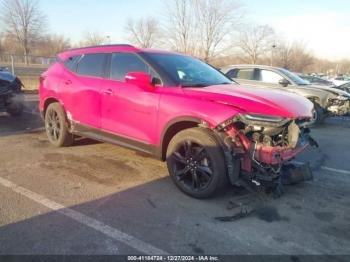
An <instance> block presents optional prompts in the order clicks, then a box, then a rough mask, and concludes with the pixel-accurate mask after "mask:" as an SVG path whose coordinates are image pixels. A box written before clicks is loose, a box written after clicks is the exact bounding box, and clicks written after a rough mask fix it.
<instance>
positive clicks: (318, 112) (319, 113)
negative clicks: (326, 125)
mask: <svg viewBox="0 0 350 262" xmlns="http://www.w3.org/2000/svg"><path fill="white" fill-rule="evenodd" d="M312 114H313V116H312V119H311V121H310V123H309V126H311V127H313V126H316V125H319V124H322V122H323V120H324V118H325V115H324V110H323V108H322V107H321V106H320V105H319V104H317V103H314V110H313V112H312Z"/></svg>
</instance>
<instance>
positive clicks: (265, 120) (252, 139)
mask: <svg viewBox="0 0 350 262" xmlns="http://www.w3.org/2000/svg"><path fill="white" fill-rule="evenodd" d="M307 123H308V119H289V118H284V117H275V116H266V115H258V114H240V115H237V116H236V117H234V118H233V119H230V120H228V121H226V122H225V123H223V124H221V125H220V126H218V127H217V131H218V133H220V134H221V136H222V137H224V142H225V146H226V149H227V150H229V152H230V153H229V154H230V155H231V156H232V159H228V158H229V154H228V153H227V152H226V158H227V159H226V160H227V161H229V162H230V163H234V164H233V165H232V166H237V164H239V166H240V168H239V171H238V172H237V168H236V169H232V168H231V165H230V164H229V168H228V169H229V178H230V181H231V183H232V184H237V182H238V181H239V180H240V179H244V180H246V181H247V180H248V181H252V182H254V183H255V184H263V185H267V184H271V183H272V184H274V183H275V182H276V181H280V179H279V178H280V175H281V173H282V169H283V167H284V166H285V165H286V164H288V163H290V161H291V160H292V159H293V158H294V157H295V156H296V155H298V154H299V153H300V152H302V151H303V150H304V149H305V148H307V147H308V146H309V145H311V146H317V143H316V142H315V141H314V140H313V139H312V138H311V137H310V130H309V129H308V128H307V127H306V126H307ZM234 171H236V172H234Z"/></svg>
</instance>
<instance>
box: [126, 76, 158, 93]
mask: <svg viewBox="0 0 350 262" xmlns="http://www.w3.org/2000/svg"><path fill="white" fill-rule="evenodd" d="M125 82H126V83H129V84H133V85H136V86H139V87H141V88H143V89H146V90H152V89H153V87H154V85H153V82H152V77H151V76H150V75H149V74H147V73H144V72H130V73H128V74H127V75H126V76H125Z"/></svg>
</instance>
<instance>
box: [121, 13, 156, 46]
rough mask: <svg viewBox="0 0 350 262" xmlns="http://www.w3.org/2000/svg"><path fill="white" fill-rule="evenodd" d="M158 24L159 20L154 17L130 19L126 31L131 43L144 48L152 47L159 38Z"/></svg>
mask: <svg viewBox="0 0 350 262" xmlns="http://www.w3.org/2000/svg"><path fill="white" fill-rule="evenodd" d="M158 25H159V23H158V21H157V20H156V19H154V18H152V17H149V18H141V19H139V20H137V21H135V20H132V19H130V20H129V21H128V22H127V24H126V26H125V31H126V32H127V34H128V35H129V39H130V42H131V43H134V44H135V45H137V46H139V47H142V48H151V47H153V46H154V45H155V44H156V43H157V41H158V40H159V33H160V30H159V26H158Z"/></svg>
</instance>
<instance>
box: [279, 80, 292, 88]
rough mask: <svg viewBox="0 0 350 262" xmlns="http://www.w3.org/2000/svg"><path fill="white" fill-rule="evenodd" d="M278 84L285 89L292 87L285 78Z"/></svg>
mask: <svg viewBox="0 0 350 262" xmlns="http://www.w3.org/2000/svg"><path fill="white" fill-rule="evenodd" d="M278 83H279V84H280V85H281V86H283V87H287V86H288V85H290V82H289V81H288V80H287V79H285V78H282V79H281V80H280V81H278Z"/></svg>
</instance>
